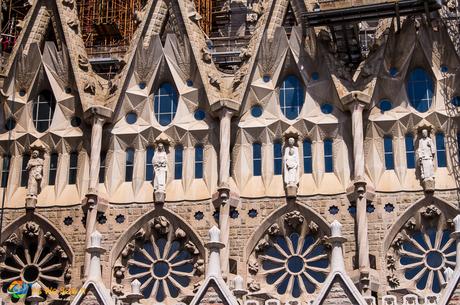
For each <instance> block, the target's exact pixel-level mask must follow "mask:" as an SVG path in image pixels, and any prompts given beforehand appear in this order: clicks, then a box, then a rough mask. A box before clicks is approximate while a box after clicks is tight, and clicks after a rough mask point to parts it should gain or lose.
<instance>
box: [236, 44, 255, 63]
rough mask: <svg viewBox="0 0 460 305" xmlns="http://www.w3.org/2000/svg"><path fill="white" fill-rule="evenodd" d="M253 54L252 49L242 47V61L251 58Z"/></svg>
mask: <svg viewBox="0 0 460 305" xmlns="http://www.w3.org/2000/svg"><path fill="white" fill-rule="evenodd" d="M251 56H252V54H251V51H249V49H248V48H245V47H243V48H241V50H240V55H239V57H240V59H241V60H242V61H245V60H248V59H249V58H251Z"/></svg>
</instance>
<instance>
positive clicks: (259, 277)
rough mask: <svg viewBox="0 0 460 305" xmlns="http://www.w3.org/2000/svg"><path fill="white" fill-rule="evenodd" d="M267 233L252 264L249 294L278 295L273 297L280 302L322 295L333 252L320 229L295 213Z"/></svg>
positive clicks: (291, 213) (252, 257) (285, 216)
mask: <svg viewBox="0 0 460 305" xmlns="http://www.w3.org/2000/svg"><path fill="white" fill-rule="evenodd" d="M266 233H267V234H266V235H265V236H264V237H263V238H262V239H261V240H260V241H259V243H258V244H257V246H256V248H255V250H254V252H253V254H252V255H251V257H250V260H249V266H248V267H249V273H250V274H251V277H252V279H251V280H250V281H249V285H248V286H249V287H248V288H249V290H250V291H251V292H253V293H256V294H257V293H262V292H266V293H269V294H273V291H276V293H277V294H278V295H273V297H277V298H278V297H280V296H282V297H281V298H283V296H285V297H286V298H292V297H294V298H299V297H301V296H302V295H304V296H306V295H312V294H314V293H316V292H318V291H319V288H320V287H321V285H322V283H323V282H324V281H325V280H326V276H327V274H328V272H329V249H328V247H326V246H325V245H324V243H323V241H324V239H323V238H321V237H322V236H321V235H324V234H322V232H321V231H320V230H319V228H318V226H317V225H316V224H315V223H314V222H310V223H307V221H306V220H305V218H304V217H303V216H302V215H301V214H300V212H298V211H294V212H290V213H287V214H286V215H284V217H283V218H281V219H280V221H279V223H275V224H273V225H272V226H271V227H270V228H269V229H268V230H267V232H266ZM259 266H260V268H259ZM259 269H260V271H259Z"/></svg>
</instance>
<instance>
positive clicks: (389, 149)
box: [383, 136, 395, 169]
mask: <svg viewBox="0 0 460 305" xmlns="http://www.w3.org/2000/svg"><path fill="white" fill-rule="evenodd" d="M383 150H384V155H385V169H394V168H395V165H394V159H393V137H391V136H385V137H384V138H383Z"/></svg>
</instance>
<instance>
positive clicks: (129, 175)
mask: <svg viewBox="0 0 460 305" xmlns="http://www.w3.org/2000/svg"><path fill="white" fill-rule="evenodd" d="M133 171H134V149H132V148H128V149H126V165H125V181H127V182H130V181H133Z"/></svg>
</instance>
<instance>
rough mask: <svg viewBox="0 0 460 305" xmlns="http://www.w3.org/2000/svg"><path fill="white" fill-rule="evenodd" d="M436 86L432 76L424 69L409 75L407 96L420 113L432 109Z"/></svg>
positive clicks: (416, 70) (413, 71)
mask: <svg viewBox="0 0 460 305" xmlns="http://www.w3.org/2000/svg"><path fill="white" fill-rule="evenodd" d="M433 91H434V85H433V80H432V79H431V76H430V75H429V74H428V73H427V72H426V71H425V70H423V69H422V68H416V69H414V70H412V72H411V73H410V74H409V79H408V81H407V96H408V97H409V102H410V104H411V106H412V107H414V108H415V109H416V110H417V111H418V112H426V111H428V109H430V107H431V102H432V99H433Z"/></svg>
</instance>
